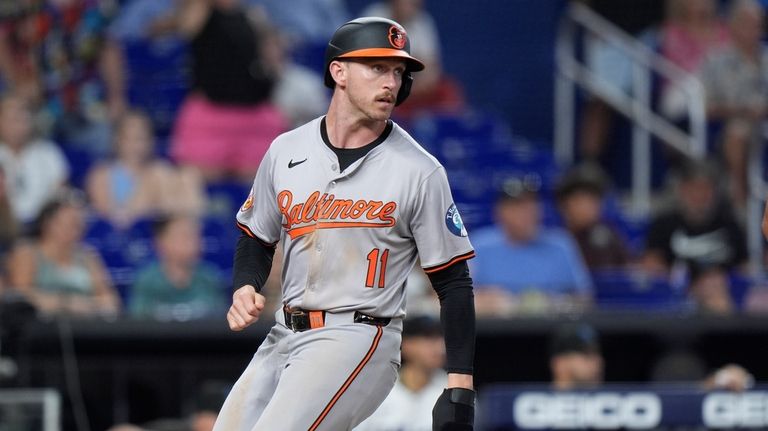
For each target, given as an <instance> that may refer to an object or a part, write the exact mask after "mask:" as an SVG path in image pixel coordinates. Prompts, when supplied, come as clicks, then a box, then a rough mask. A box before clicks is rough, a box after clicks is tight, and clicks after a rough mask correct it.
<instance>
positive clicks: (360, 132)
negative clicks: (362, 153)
mask: <svg viewBox="0 0 768 431" xmlns="http://www.w3.org/2000/svg"><path fill="white" fill-rule="evenodd" d="M346 111H347V110H344V109H342V108H340V107H339V106H338V105H337V106H334V105H333V104H332V105H331V108H330V109H329V110H328V114H327V115H326V116H325V127H326V131H327V132H328V139H329V140H330V141H331V145H333V146H334V147H336V148H347V149H352V148H360V147H363V146H366V145H368V144H370V143H371V142H373V141H374V140H376V138H378V137H379V136H380V135H381V134H382V132H384V129H385V128H386V127H387V120H381V121H379V120H371V119H369V118H363V117H361V116H359V115H354V114H353V113H351V112H346Z"/></svg>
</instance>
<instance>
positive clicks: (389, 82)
mask: <svg viewBox="0 0 768 431" xmlns="http://www.w3.org/2000/svg"><path fill="white" fill-rule="evenodd" d="M399 84H400V79H399V77H398V76H397V73H396V72H395V71H390V72H389V73H385V74H384V83H383V86H384V88H386V89H387V90H392V91H394V90H395V89H396V88H397V86H398V85H399Z"/></svg>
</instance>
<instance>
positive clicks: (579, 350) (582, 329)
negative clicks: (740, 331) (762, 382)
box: [549, 323, 754, 392]
mask: <svg viewBox="0 0 768 431" xmlns="http://www.w3.org/2000/svg"><path fill="white" fill-rule="evenodd" d="M549 368H550V372H551V374H552V386H553V388H554V389H555V390H562V391H569V390H589V389H596V388H598V387H600V386H601V385H602V384H603V383H604V375H603V372H604V369H605V358H604V357H603V355H602V352H601V347H600V340H599V334H598V333H597V331H595V329H594V328H593V327H591V326H590V325H588V324H585V323H578V324H565V325H562V326H560V327H558V328H557V329H556V330H555V331H554V333H553V335H552V338H551V339H550V361H549ZM653 377H654V380H655V381H657V382H663V383H693V384H695V385H697V386H699V387H701V388H702V389H704V390H729V391H736V392H740V391H744V390H747V389H749V388H750V387H752V385H753V384H754V378H753V377H752V375H751V374H750V373H749V372H748V371H747V370H746V369H744V368H743V367H741V366H740V365H736V364H727V365H724V366H722V367H720V368H717V369H716V370H715V371H713V372H711V373H710V374H706V371H705V366H704V364H703V363H702V361H701V359H699V358H698V357H696V356H694V355H692V354H690V353H688V352H685V353H684V354H681V353H680V352H671V353H670V354H667V355H664V356H663V357H662V358H661V359H660V360H659V361H658V363H657V364H656V366H655V367H654V372H653Z"/></svg>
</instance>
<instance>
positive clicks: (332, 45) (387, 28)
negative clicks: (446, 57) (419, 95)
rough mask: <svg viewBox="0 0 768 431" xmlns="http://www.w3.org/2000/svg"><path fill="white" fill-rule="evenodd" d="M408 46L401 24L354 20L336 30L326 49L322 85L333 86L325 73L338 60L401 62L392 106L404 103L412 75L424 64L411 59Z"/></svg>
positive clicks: (381, 19)
mask: <svg viewBox="0 0 768 431" xmlns="http://www.w3.org/2000/svg"><path fill="white" fill-rule="evenodd" d="M410 50H411V42H410V41H409V40H408V36H407V34H406V33H405V29H404V28H403V26H401V25H400V24H398V23H396V22H395V21H392V20H391V19H386V18H378V17H365V18H357V19H354V20H352V21H349V22H348V23H346V24H344V25H342V26H341V27H339V28H338V30H336V32H335V33H334V34H333V36H332V37H331V40H330V42H328V47H327V48H326V49H325V85H326V86H327V87H329V88H333V87H334V86H335V85H336V82H335V81H334V80H333V77H331V72H330V70H329V69H328V67H329V66H330V64H331V62H332V61H333V60H336V59H338V58H365V57H368V58H382V57H384V58H387V57H389V58H401V59H403V60H405V63H406V69H405V73H404V74H403V81H402V84H401V85H400V91H399V92H398V93H397V100H396V101H395V106H397V105H399V104H401V103H403V101H405V99H406V98H407V97H408V94H409V93H410V92H411V84H412V83H413V77H412V76H411V72H418V71H420V70H424V63H422V62H421V61H419V60H417V59H416V58H414V57H411V54H410Z"/></svg>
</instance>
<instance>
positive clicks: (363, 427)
mask: <svg viewBox="0 0 768 431" xmlns="http://www.w3.org/2000/svg"><path fill="white" fill-rule="evenodd" d="M401 356H402V366H401V367H400V373H399V378H398V380H397V382H396V383H395V386H394V388H392V392H390V393H389V395H388V396H387V398H386V399H385V400H384V402H383V403H382V404H381V405H380V406H379V408H378V410H376V411H375V412H374V413H373V414H372V415H371V416H370V417H368V419H366V420H365V421H363V423H361V424H360V425H358V426H357V427H356V428H355V431H393V430H398V431H428V430H431V429H432V407H433V406H434V404H435V401H436V400H437V398H438V397H439V396H440V394H442V393H443V389H444V388H445V385H446V382H447V379H448V376H447V374H446V373H445V371H443V369H442V367H443V365H444V363H445V343H444V342H443V337H442V331H441V327H440V321H439V320H437V319H436V318H434V317H429V316H416V317H412V318H408V319H407V320H406V321H405V322H404V323H403V342H402V353H401Z"/></svg>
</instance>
